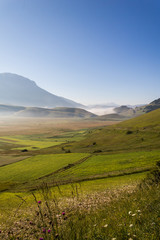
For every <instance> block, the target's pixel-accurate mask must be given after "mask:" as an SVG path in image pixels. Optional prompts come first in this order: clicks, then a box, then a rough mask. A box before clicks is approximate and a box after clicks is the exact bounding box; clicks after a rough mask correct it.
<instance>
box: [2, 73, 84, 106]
mask: <svg viewBox="0 0 160 240" xmlns="http://www.w3.org/2000/svg"><path fill="white" fill-rule="evenodd" d="M0 103H1V104H8V105H19V106H29V107H48V108H53V107H82V105H81V104H79V103H76V102H74V101H71V100H69V99H66V98H63V97H59V96H56V95H54V94H51V93H49V92H47V91H45V90H43V89H42V88H40V87H38V86H37V85H36V83H35V82H34V81H31V80H29V79H27V78H25V77H22V76H19V75H17V74H11V73H1V74H0Z"/></svg>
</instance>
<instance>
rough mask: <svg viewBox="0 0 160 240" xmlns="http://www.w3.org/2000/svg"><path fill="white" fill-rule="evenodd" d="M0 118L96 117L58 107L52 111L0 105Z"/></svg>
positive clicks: (83, 111) (82, 110)
mask: <svg viewBox="0 0 160 240" xmlns="http://www.w3.org/2000/svg"><path fill="white" fill-rule="evenodd" d="M0 116H3V117H6V116H10V117H42V118H93V117H96V116H97V115H95V114H93V113H90V112H88V111H86V110H84V109H81V108H67V107H58V108H53V109H48V108H38V107H20V106H11V105H0Z"/></svg>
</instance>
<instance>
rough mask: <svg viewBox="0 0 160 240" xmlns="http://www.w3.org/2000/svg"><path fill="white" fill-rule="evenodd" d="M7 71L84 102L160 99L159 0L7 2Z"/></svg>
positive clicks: (0, 23)
mask: <svg viewBox="0 0 160 240" xmlns="http://www.w3.org/2000/svg"><path fill="white" fill-rule="evenodd" d="M0 72H12V73H17V74H20V75H23V76H25V77H28V78H30V79H32V80H34V81H35V82H36V83H37V84H38V85H39V86H40V87H42V88H44V89H46V90H48V91H50V92H52V93H54V94H56V95H60V96H63V97H66V98H70V99H72V100H75V101H77V102H80V103H83V104H92V103H107V102H116V103H119V104H138V103H148V102H150V101H152V100H154V99H156V98H159V97H160V1H159V0H0Z"/></svg>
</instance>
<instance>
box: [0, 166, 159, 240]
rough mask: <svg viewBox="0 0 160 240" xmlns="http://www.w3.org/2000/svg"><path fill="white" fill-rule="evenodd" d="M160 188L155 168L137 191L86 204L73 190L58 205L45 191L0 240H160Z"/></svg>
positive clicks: (115, 193)
mask: <svg viewBox="0 0 160 240" xmlns="http://www.w3.org/2000/svg"><path fill="white" fill-rule="evenodd" d="M159 183H160V167H159V166H157V168H155V170H154V171H153V172H152V173H150V176H148V177H147V178H146V179H145V180H144V181H143V182H142V183H141V184H140V185H138V186H137V187H136V188H129V187H128V188H121V189H120V190H118V189H116V190H106V191H103V192H100V193H99V194H98V193H97V194H96V195H90V196H88V198H87V197H86V198H84V197H82V198H81V195H80V194H79V192H78V189H77V187H76V186H73V189H72V196H70V197H68V199H66V200H65V201H64V198H63V199H62V200H60V199H57V198H56V195H55V192H54V191H52V189H49V188H48V187H47V185H44V186H42V188H41V189H40V192H39V194H36V195H35V194H34V193H33V201H34V204H32V206H31V207H30V209H28V211H27V212H26V211H25V212H24V210H23V209H19V210H18V209H17V212H16V214H15V215H14V218H13V219H12V218H10V219H8V220H7V223H5V224H3V223H2V224H1V225H0V226H1V232H0V234H1V235H0V236H1V239H9V240H11V239H12V240H15V239H21V240H22V239H23V240H24V239H25V240H27V239H30V240H36V239H39V240H53V239H59V240H61V239H63V240H68V239H70V240H73V239H77V240H85V239H89V240H92V239H95V240H109V239H110V240H134V239H137V240H158V239H159V236H160V224H159V220H160V201H159V199H160V184H159ZM59 191H60V190H59ZM23 201H24V200H23V198H22V203H23V204H24V205H25V204H26V202H23ZM22 216H23V217H22ZM7 224H8V226H7Z"/></svg>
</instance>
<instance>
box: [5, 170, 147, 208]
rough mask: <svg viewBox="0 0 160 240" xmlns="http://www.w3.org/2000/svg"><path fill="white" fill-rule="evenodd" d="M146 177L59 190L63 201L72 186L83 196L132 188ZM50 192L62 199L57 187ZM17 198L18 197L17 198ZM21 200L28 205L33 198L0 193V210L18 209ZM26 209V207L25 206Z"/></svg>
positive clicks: (87, 182)
mask: <svg viewBox="0 0 160 240" xmlns="http://www.w3.org/2000/svg"><path fill="white" fill-rule="evenodd" d="M145 177H146V173H137V174H131V175H125V176H118V177H113V178H104V179H97V180H92V181H83V182H81V183H78V184H72V185H71V184H66V185H61V186H60V190H61V194H62V195H63V197H64V199H65V198H66V197H70V196H71V192H72V191H73V186H74V187H75V186H77V188H78V191H79V193H80V194H81V196H85V195H88V194H94V193H98V192H99V193H100V192H103V191H105V190H109V189H117V188H118V189H119V188H121V187H124V186H133V185H136V184H137V183H139V182H140V181H141V180H142V179H144V178H145ZM51 191H53V192H54V194H55V195H56V197H57V198H58V199H62V195H61V194H60V192H59V190H58V188H57V187H52V188H51ZM34 192H35V194H36V196H37V198H41V196H40V195H39V193H38V192H37V191H34ZM18 196H19V197H18ZM21 198H23V199H25V200H26V201H27V203H28V204H31V203H32V202H33V196H32V194H31V192H9V191H8V192H2V193H0V210H6V211H7V210H10V209H16V208H18V206H19V204H20V203H21V201H22V200H21ZM24 207H25V206H24ZM26 207H28V206H26Z"/></svg>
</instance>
